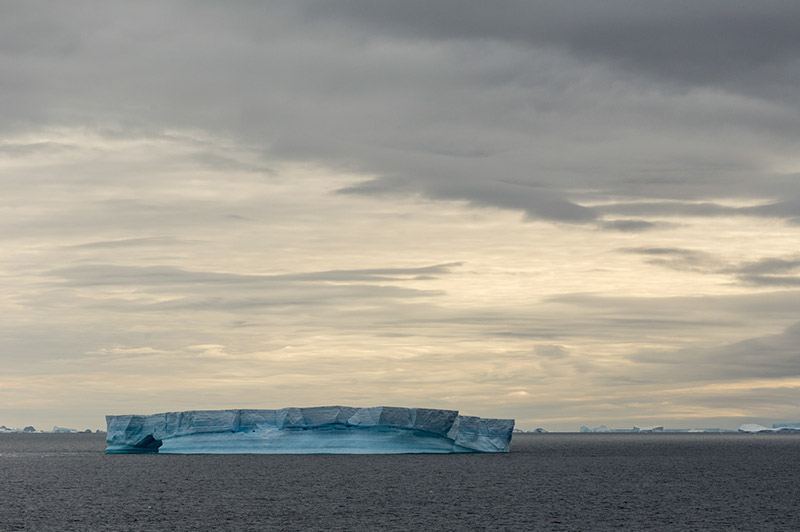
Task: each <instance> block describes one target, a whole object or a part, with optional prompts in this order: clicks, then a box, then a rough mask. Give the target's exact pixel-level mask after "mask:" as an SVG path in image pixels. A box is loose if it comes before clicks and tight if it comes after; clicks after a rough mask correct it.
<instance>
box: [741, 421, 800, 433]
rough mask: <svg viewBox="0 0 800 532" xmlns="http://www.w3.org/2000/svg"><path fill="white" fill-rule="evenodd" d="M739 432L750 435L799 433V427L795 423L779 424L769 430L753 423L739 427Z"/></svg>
mask: <svg viewBox="0 0 800 532" xmlns="http://www.w3.org/2000/svg"><path fill="white" fill-rule="evenodd" d="M739 432H749V433H751V434H760V433H769V432H800V425H798V424H796V423H781V424H776V425H773V428H771V429H770V428H767V427H764V426H761V425H757V424H755V423H745V424H744V425H741V426H740V427H739Z"/></svg>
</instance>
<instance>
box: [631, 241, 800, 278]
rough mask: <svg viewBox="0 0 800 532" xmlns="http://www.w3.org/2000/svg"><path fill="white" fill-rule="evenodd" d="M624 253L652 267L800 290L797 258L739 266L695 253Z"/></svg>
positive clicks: (677, 250)
mask: <svg viewBox="0 0 800 532" xmlns="http://www.w3.org/2000/svg"><path fill="white" fill-rule="evenodd" d="M620 251H622V252H624V253H632V254H635V255H642V256H643V257H645V262H647V263H648V264H653V265H656V266H663V267H665V268H670V269H672V270H677V271H693V272H700V273H713V274H726V275H732V276H735V278H736V279H737V280H738V282H740V283H742V284H745V285H752V286H764V287H770V286H773V287H781V286H783V287H792V286H800V259H797V258H796V257H767V258H763V259H759V260H756V261H751V262H740V263H735V262H731V261H726V260H725V259H724V258H722V257H718V256H715V255H714V254H713V253H708V252H705V251H699V250H695V249H683V248H625V249H622V250H620ZM793 274H794V275H793Z"/></svg>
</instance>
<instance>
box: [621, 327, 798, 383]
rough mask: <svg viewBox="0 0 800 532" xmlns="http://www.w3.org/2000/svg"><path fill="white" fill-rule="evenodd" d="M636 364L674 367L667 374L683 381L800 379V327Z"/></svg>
mask: <svg viewBox="0 0 800 532" xmlns="http://www.w3.org/2000/svg"><path fill="white" fill-rule="evenodd" d="M634 360H636V361H638V362H645V363H653V364H658V365H662V366H673V367H674V369H672V370H666V371H665V373H664V374H665V375H670V376H671V378H673V379H676V380H678V379H680V380H683V381H692V380H704V379H711V378H741V377H748V378H777V377H797V376H800V323H795V324H794V325H791V326H790V327H787V328H786V329H785V330H784V331H783V332H781V333H778V334H770V335H765V336H760V337H757V338H750V339H747V340H743V341H740V342H736V343H733V344H729V345H725V346H720V347H717V348H713V349H683V350H678V351H674V352H662V353H646V354H642V355H640V356H639V357H636V358H634ZM681 368H683V369H681Z"/></svg>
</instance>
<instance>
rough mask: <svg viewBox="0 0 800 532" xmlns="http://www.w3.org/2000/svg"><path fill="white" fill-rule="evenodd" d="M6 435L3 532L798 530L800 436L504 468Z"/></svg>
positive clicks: (644, 438)
mask: <svg viewBox="0 0 800 532" xmlns="http://www.w3.org/2000/svg"><path fill="white" fill-rule="evenodd" d="M104 438H105V435H101V434H0V531H3V532H5V531H12V530H31V531H37V532H38V531H51V530H52V531H56V530H58V531H71V530H75V531H78V530H80V531H90V530H109V531H139V530H142V531H143V530H148V531H161V530H178V531H181V530H232V531H233V530H303V531H305V530H320V531H322V530H326V531H327V530H369V531H373V530H376V531H378V530H403V531H406V530H459V531H462V530H800V508H799V506H800V436H798V435H791V434H788V435H778V434H776V435H767V434H755V435H754V434H515V435H514V439H513V441H512V446H511V452H510V453H507V454H454V455H206V456H198V455H183V456H181V455H105V454H104V453H103V451H104V449H105V440H104Z"/></svg>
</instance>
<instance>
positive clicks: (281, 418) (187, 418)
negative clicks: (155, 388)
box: [106, 406, 514, 454]
mask: <svg viewBox="0 0 800 532" xmlns="http://www.w3.org/2000/svg"><path fill="white" fill-rule="evenodd" d="M106 424H107V436H106V442H107V443H108V447H107V448H106V453H109V454H122V453H161V454H165V453H166V454H393V453H470V452H473V453H474V452H488V453H497V452H508V447H509V443H510V442H511V435H512V431H513V429H514V420H513V419H487V418H480V417H475V416H462V415H460V414H459V413H458V411H457V410H438V409H429V408H402V407H390V406H377V407H371V408H356V407H349V406H318V407H311V408H282V409H278V410H248V409H236V410H191V411H186V412H166V413H161V414H152V415H115V416H106Z"/></svg>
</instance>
